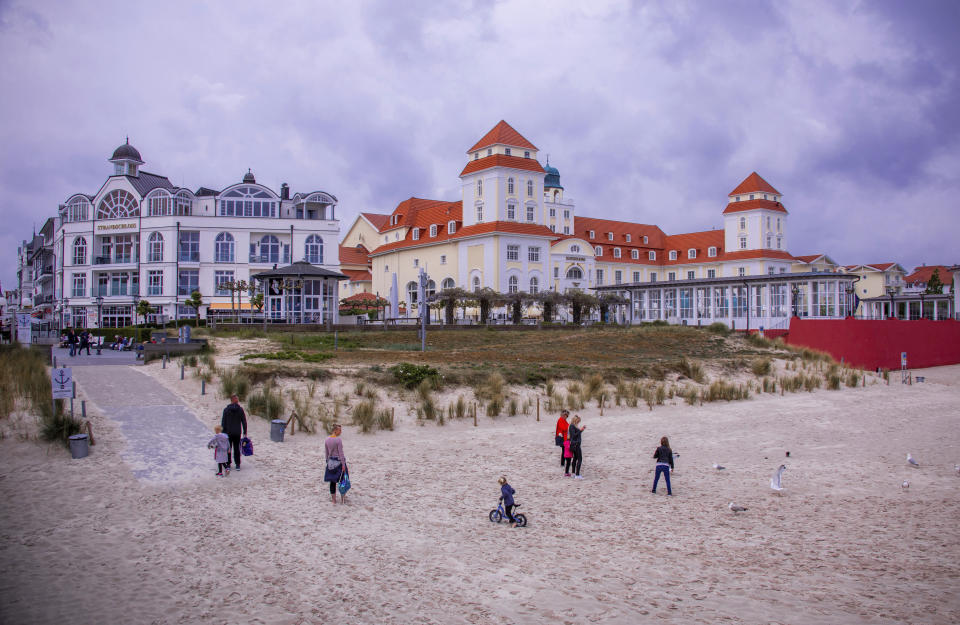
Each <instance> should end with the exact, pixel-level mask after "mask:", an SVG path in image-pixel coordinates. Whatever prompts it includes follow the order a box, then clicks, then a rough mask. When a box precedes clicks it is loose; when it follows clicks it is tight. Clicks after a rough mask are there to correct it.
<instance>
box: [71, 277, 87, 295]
mask: <svg viewBox="0 0 960 625" xmlns="http://www.w3.org/2000/svg"><path fill="white" fill-rule="evenodd" d="M86 290H87V276H86V275H85V274H82V273H75V274H73V290H72V291H71V292H70V297H85V296H86V295H87V294H86Z"/></svg>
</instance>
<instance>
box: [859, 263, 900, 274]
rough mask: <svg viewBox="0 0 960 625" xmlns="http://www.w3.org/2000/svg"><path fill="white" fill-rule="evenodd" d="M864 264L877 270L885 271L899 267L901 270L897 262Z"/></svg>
mask: <svg viewBox="0 0 960 625" xmlns="http://www.w3.org/2000/svg"><path fill="white" fill-rule="evenodd" d="M866 266H867V267H871V268H873V269H876V270H877V271H886V270H887V269H900V271H903V267H901V266H900V265H898V264H897V263H870V264H869V265H866ZM904 273H906V272H904Z"/></svg>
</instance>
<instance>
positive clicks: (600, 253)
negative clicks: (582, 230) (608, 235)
mask: <svg viewBox="0 0 960 625" xmlns="http://www.w3.org/2000/svg"><path fill="white" fill-rule="evenodd" d="M593 253H594V254H596V255H597V256H603V248H602V247H600V246H599V245H598V246H597V247H595V248H593Z"/></svg>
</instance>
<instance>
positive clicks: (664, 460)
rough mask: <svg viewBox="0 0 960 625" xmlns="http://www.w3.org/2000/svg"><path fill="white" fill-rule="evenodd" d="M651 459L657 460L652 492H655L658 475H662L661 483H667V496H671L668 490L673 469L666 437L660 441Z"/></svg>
mask: <svg viewBox="0 0 960 625" xmlns="http://www.w3.org/2000/svg"><path fill="white" fill-rule="evenodd" d="M653 457H654V458H656V460H657V470H656V473H655V474H654V477H653V490H651V491H650V492H651V493H656V492H657V482H659V481H660V474H661V473H663V481H665V482H666V483H667V494H668V495H673V491H672V490H670V471H671V470H672V469H673V451H672V450H671V449H670V441H669V440H668V439H667V437H666V436H664V437H663V438H661V439H660V446H659V447H657V450H656V451H655V452H653Z"/></svg>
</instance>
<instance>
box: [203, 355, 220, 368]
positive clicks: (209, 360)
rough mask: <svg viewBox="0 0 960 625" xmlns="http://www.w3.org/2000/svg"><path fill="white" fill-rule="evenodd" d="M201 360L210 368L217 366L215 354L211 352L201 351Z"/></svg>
mask: <svg viewBox="0 0 960 625" xmlns="http://www.w3.org/2000/svg"><path fill="white" fill-rule="evenodd" d="M199 358H200V362H202V363H203V364H204V365H205V366H206V367H207V368H208V369H210V370H213V369H216V367H217V360H216V358H214V357H213V354H212V353H210V352H201V353H200V356H199Z"/></svg>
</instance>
